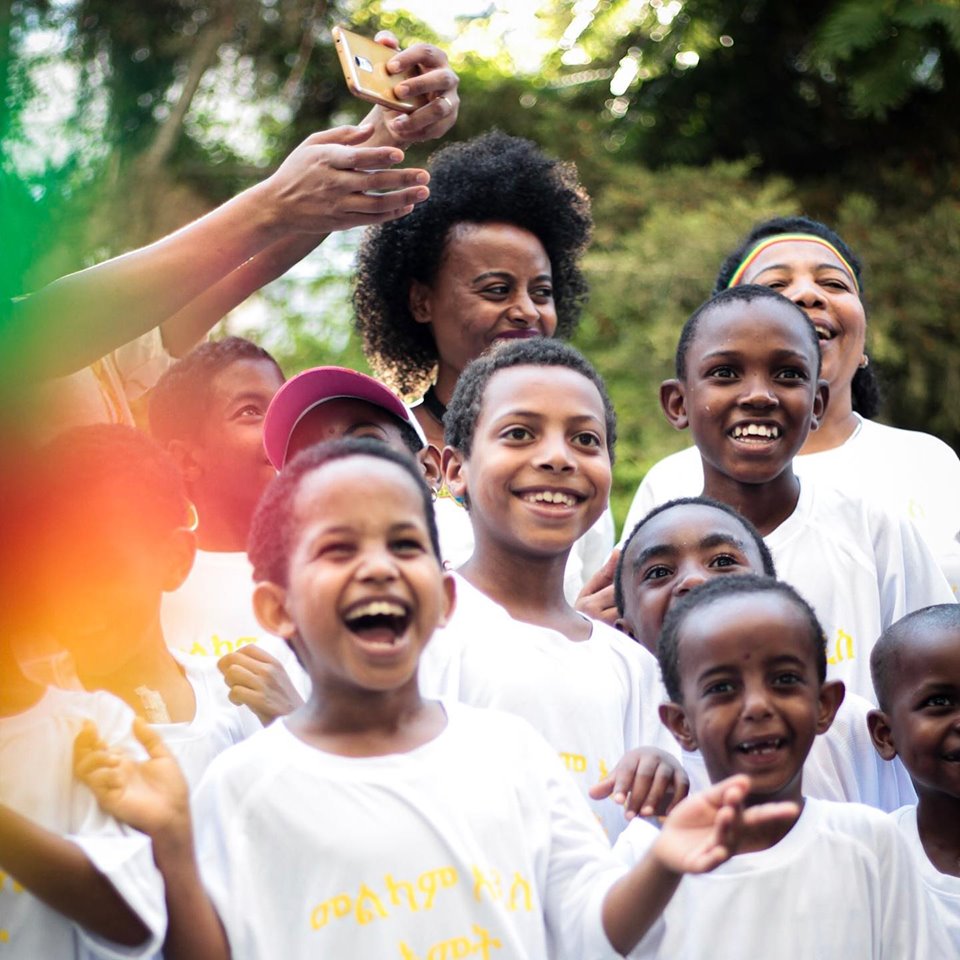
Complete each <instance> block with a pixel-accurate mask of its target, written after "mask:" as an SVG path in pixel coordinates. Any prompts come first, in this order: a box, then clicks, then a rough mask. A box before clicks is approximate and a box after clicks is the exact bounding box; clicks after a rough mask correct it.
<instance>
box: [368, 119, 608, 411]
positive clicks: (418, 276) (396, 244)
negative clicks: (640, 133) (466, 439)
mask: <svg viewBox="0 0 960 960" xmlns="http://www.w3.org/2000/svg"><path fill="white" fill-rule="evenodd" d="M429 166H430V176H431V180H430V198H429V199H428V200H426V201H425V202H424V203H421V204H420V205H419V206H417V207H416V208H415V209H414V210H413V212H412V213H410V214H408V215H407V216H405V217H402V218H401V219H399V220H393V221H391V222H389V223H384V224H380V225H378V226H374V227H370V228H369V229H368V230H367V233H366V235H365V236H364V239H363V243H362V244H361V247H360V252H359V255H358V261H357V276H356V288H355V290H354V295H353V305H354V309H355V311H356V327H357V331H358V332H359V333H360V335H361V336H362V338H363V349H364V353H365V354H366V357H367V360H368V361H369V362H370V364H371V366H372V367H373V368H374V370H376V371H377V373H378V374H379V375H380V376H381V377H382V378H383V379H384V380H385V381H387V382H388V383H389V384H390V385H391V386H393V387H394V388H395V389H396V390H398V391H399V392H400V393H403V394H404V395H406V396H413V395H416V394H418V393H422V392H423V391H424V389H425V388H426V387H427V386H428V384H429V383H430V380H431V378H432V375H433V371H434V368H435V366H436V363H437V349H436V345H435V344H434V340H433V334H432V332H431V330H430V328H429V326H428V325H426V324H421V323H417V322H416V321H415V320H414V317H413V314H412V313H411V312H410V306H409V291H410V283H411V281H414V280H416V281H419V282H420V283H424V284H427V285H430V284H432V283H433V281H434V279H435V278H436V275H437V272H438V270H439V268H440V265H441V263H442V262H443V255H444V250H445V249H446V243H447V239H448V237H449V235H450V231H451V230H452V229H453V228H454V227H456V226H457V225H458V224H462V223H474V224H483V223H508V224H512V225H514V226H517V227H521V228H523V229H524V230H529V231H530V233H532V234H534V236H536V237H537V238H538V239H539V240H540V242H541V243H542V244H543V247H544V249H545V250H546V252H547V256H548V257H549V258H550V265H551V267H552V269H553V292H554V302H555V304H556V310H557V336H558V337H564V338H566V337H569V336H570V335H571V334H572V333H573V331H574V330H575V328H576V326H577V322H578V321H579V319H580V311H581V309H582V308H583V304H584V301H585V300H586V296H587V282H586V280H585V279H584V276H583V274H582V273H581V271H580V268H579V266H578V262H579V259H580V257H581V256H582V255H583V252H584V251H585V249H586V247H587V244H588V243H589V240H590V234H591V231H592V229H593V219H592V217H591V215H590V199H589V197H588V196H587V193H586V191H585V190H584V188H583V187H582V186H581V185H580V181H579V179H578V175H577V171H576V168H575V167H574V166H573V165H572V164H568V163H562V162H560V161H558V160H554V159H551V158H550V157H548V156H546V155H545V154H544V153H543V152H542V151H541V150H540V148H539V147H538V146H537V145H536V144H535V143H533V142H531V141H530V140H523V139H520V138H519V137H510V136H507V135H506V134H505V133H502V132H500V131H499V130H493V131H491V132H489V133H485V134H483V135H482V136H480V137H476V138H474V139H473V140H468V141H466V142H464V143H455V144H452V145H451V146H449V147H445V148H444V149H442V150H440V151H438V152H437V153H435V154H434V155H433V157H431V159H430V163H429Z"/></svg>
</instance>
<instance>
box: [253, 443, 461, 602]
mask: <svg viewBox="0 0 960 960" xmlns="http://www.w3.org/2000/svg"><path fill="white" fill-rule="evenodd" d="M349 457H373V458H374V459H376V460H386V461H388V462H389V463H394V464H396V465H397V466H398V467H400V468H401V469H403V470H404V471H405V472H406V473H407V474H409V476H410V478H411V479H412V480H413V482H414V483H415V484H416V487H417V490H418V491H419V492H420V494H421V496H422V498H423V514H424V518H425V519H426V523H427V531H428V533H429V535H430V545H431V547H432V548H433V552H434V555H435V556H436V558H437V563H438V564H441V563H442V561H441V559H440V538H439V536H438V534H437V521H436V518H435V517H434V513H433V496H432V494H431V492H430V488H429V487H428V486H427V484H426V483H425V482H424V479H423V474H422V473H421V471H420V468H419V467H418V466H417V464H416V462H415V461H414V460H413V458H412V457H410V456H407V455H406V454H404V453H399V452H397V451H396V450H394V449H393V448H392V447H388V446H387V445H386V444H385V443H383V442H382V441H379V440H372V439H370V438H369V437H356V438H353V437H351V438H345V439H341V440H330V441H328V442H326V443H318V444H314V445H313V446H310V447H307V449H306V450H302V451H301V452H300V453H298V454H297V455H296V456H295V457H294V458H293V459H292V460H291V461H290V462H289V463H287V464H286V465H285V466H284V468H283V469H282V470H281V471H280V473H279V474H277V476H276V477H274V478H273V479H272V480H271V481H270V483H269V485H268V486H267V489H266V490H265V491H264V493H263V496H262V497H261V498H260V502H259V503H258V504H257V509H256V510H255V511H254V514H253V520H252V521H251V523H250V534H249V537H248V539H247V554H248V556H249V557H250V562H251V563H252V564H253V578H254V580H256V581H263V580H269V581H270V582H272V583H277V584H279V585H280V586H286V585H287V582H288V580H287V571H288V564H289V561H290V552H291V549H292V547H293V543H294V540H295V537H296V529H295V527H294V512H295V507H296V499H297V493H298V492H299V489H300V486H301V485H302V483H303V480H304V478H305V477H306V476H308V475H309V474H311V473H314V472H315V471H317V470H319V469H321V468H322V467H324V466H326V465H327V464H328V463H334V462H335V461H337V460H345V459H348V458H349Z"/></svg>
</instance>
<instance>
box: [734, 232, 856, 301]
mask: <svg viewBox="0 0 960 960" xmlns="http://www.w3.org/2000/svg"><path fill="white" fill-rule="evenodd" d="M793 240H803V241H805V242H806V243H819V244H820V246H821V247H826V248H827V250H829V251H830V252H831V253H832V254H833V255H834V256H835V257H836V258H837V259H838V260H839V261H840V262H841V263H842V264H843V266H844V269H846V271H847V273H849V274H850V279H851V280H852V281H853V285H854V287H855V288H856V291H857V295H858V296H859V294H860V284H859V283H858V282H857V274H856V272H855V271H854V269H853V267H851V266H850V264H849V262H848V261H847V258H846V257H844V255H843V254H842V253H841V252H840V251H839V250H838V249H837V248H836V247H835V246H834V245H833V244H832V243H830V241H829V240H824V239H823V237H818V236H816V235H814V234H812V233H778V234H777V235H776V236H773V237H766V238H765V239H763V240H761V241H760V242H759V243H758V244H757V245H756V246H755V247H753V248H752V249H751V250H750V252H749V253H748V254H747V255H746V256H745V257H744V258H743V260H742V261H741V262H740V266H739V267H737V269H736V270H734V272H733V276H732V277H731V278H730V282H729V283H728V284H727V289H729V288H730V287H735V286H737V285H738V284H739V283H740V281H741V280H742V279H743V275H744V273H746V271H747V268H748V267H749V266H750V264H752V263H753V262H754V261H755V260H756V259H757V257H759V256H760V254H761V253H763V251H764V250H766V249H767V248H768V247H772V246H773V245H774V244H775V243H789V242H791V241H793Z"/></svg>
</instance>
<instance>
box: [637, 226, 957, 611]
mask: <svg viewBox="0 0 960 960" xmlns="http://www.w3.org/2000/svg"><path fill="white" fill-rule="evenodd" d="M744 283H755V284H761V285H763V286H766V287H771V288H773V289H774V290H777V291H779V292H780V293H782V294H783V295H784V296H785V297H787V298H789V299H790V300H792V301H794V303H796V304H797V305H798V306H800V307H802V308H803V310H804V311H805V312H806V314H807V316H809V317H810V319H811V321H812V322H813V325H814V327H815V328H816V330H817V334H818V335H819V337H820V347H821V350H822V353H823V369H822V372H821V377H822V378H823V379H824V380H826V381H827V382H828V383H829V385H830V400H829V403H828V404H827V410H826V414H825V416H824V418H823V420H822V421H821V423H820V428H819V429H818V430H815V431H811V433H810V436H809V438H808V440H807V442H806V444H805V445H804V447H803V450H802V452H801V455H800V456H798V457H797V459H796V461H795V463H794V470H795V471H796V473H797V475H798V476H800V477H801V478H811V479H814V478H815V479H817V481H818V482H819V481H820V478H822V479H823V481H824V482H829V483H832V484H833V485H834V486H836V487H839V488H840V489H842V490H847V491H850V493H851V494H854V495H856V496H863V495H865V494H866V495H869V496H870V497H871V498H873V499H876V500H879V501H880V502H882V503H884V504H885V505H886V506H887V508H888V509H890V510H891V511H893V512H897V513H901V514H904V515H906V516H908V517H910V519H911V520H913V521H914V523H915V524H916V525H917V528H918V529H919V531H920V533H921V534H922V535H923V537H924V539H925V540H926V541H927V543H928V545H929V546H930V548H931V550H932V551H933V552H934V554H935V555H936V556H937V558H938V560H939V561H940V565H941V568H942V569H943V571H944V573H945V574H946V576H947V579H948V580H949V581H950V584H951V586H952V587H953V589H954V592H955V593H957V592H958V587H960V544H958V541H957V535H958V531H960V460H958V459H957V455H956V454H955V453H954V452H953V450H951V449H950V447H948V446H947V445H946V444H945V443H943V442H942V441H940V440H938V439H937V438H936V437H933V436H931V435H930V434H927V433H919V432H916V431H912V430H899V429H897V428H895V427H889V426H886V425H885V424H881V423H877V422H875V421H874V420H872V419H870V418H872V417H873V416H875V415H876V414H877V412H878V411H879V408H880V391H879V389H878V386H877V381H876V378H875V377H874V375H873V370H872V368H871V367H870V361H869V357H868V354H867V352H866V343H865V341H866V332H867V322H866V311H865V308H864V302H863V276H862V271H861V266H860V261H859V260H858V259H857V257H856V255H855V254H854V253H853V251H852V250H851V249H850V248H849V247H848V246H847V245H846V244H845V243H844V242H843V240H842V239H841V238H840V237H839V236H838V235H837V234H836V233H834V232H833V231H832V230H831V229H829V228H828V227H826V226H824V224H822V223H819V222H817V221H816V220H810V219H809V218H807V217H778V218H776V219H773V220H767V221H765V222H764V223H761V224H759V225H757V226H756V227H754V228H753V230H752V231H751V232H750V234H749V235H748V236H747V238H746V239H745V240H744V242H743V243H742V244H741V245H740V246H739V247H738V248H737V249H736V250H735V251H734V252H733V253H732V254H730V256H729V257H727V259H726V260H725V261H724V262H723V265H722V266H721V267H720V272H719V273H718V275H717V280H716V285H715V287H714V292H715V293H718V292H720V291H721V290H725V289H727V288H728V287H734V286H738V285H739V284H744ZM702 479H703V478H702V474H701V473H700V460H699V457H698V456H697V451H696V449H693V448H691V449H690V450H684V451H681V452H680V453H677V454H673V455H671V456H669V457H666V458H665V459H663V460H661V461H660V462H659V463H657V464H655V465H654V466H653V468H652V469H651V470H650V471H649V473H648V474H647V476H646V477H645V478H644V480H643V483H642V484H641V486H640V489H639V490H638V491H637V495H636V497H634V501H633V504H632V506H631V507H630V512H629V514H628V517H627V522H626V525H625V527H624V529H625V531H626V532H628V533H629V531H630V530H631V529H632V528H633V524H635V523H636V522H637V521H639V520H640V519H642V517H644V516H645V515H646V513H647V512H648V511H649V510H650V509H652V508H653V507H654V506H656V505H658V504H659V503H662V502H664V501H666V500H669V499H671V498H673V497H679V496H686V495H693V494H696V493H699V492H700V490H701V488H702Z"/></svg>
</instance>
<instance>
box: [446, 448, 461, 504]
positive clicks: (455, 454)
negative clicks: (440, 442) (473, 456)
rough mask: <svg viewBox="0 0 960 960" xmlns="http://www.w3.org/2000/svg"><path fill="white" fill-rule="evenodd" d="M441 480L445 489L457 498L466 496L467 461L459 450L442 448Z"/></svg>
mask: <svg viewBox="0 0 960 960" xmlns="http://www.w3.org/2000/svg"><path fill="white" fill-rule="evenodd" d="M442 462H443V480H444V483H446V485H447V489H448V490H449V491H450V493H452V494H453V496H454V497H456V498H457V499H458V500H461V501H464V500H465V499H466V496H467V461H466V458H465V457H464V456H463V454H462V453H461V452H460V451H459V450H455V449H454V448H453V447H444V448H443V460H442Z"/></svg>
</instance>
